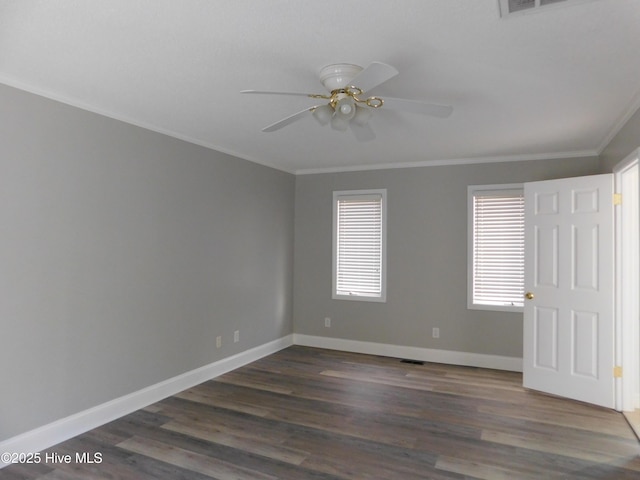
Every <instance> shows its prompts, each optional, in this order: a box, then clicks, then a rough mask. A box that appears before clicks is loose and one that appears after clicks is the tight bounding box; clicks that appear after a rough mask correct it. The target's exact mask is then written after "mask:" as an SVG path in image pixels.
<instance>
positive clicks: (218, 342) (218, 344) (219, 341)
mask: <svg viewBox="0 0 640 480" xmlns="http://www.w3.org/2000/svg"><path fill="white" fill-rule="evenodd" d="M221 346H222V337H220V336H217V337H216V348H220V347H221Z"/></svg>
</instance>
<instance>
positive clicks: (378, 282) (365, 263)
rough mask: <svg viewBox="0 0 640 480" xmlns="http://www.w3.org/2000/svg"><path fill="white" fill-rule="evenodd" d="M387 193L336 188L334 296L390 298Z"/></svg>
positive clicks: (345, 297)
mask: <svg viewBox="0 0 640 480" xmlns="http://www.w3.org/2000/svg"><path fill="white" fill-rule="evenodd" d="M386 196H387V191H386V190H357V191H343V192H333V298H335V299H345V300H362V301H370V302H384V301H386V279H385V277H386V274H385V270H386V254H385V250H386V235H387V232H386V209H387V205H386V204H387V202H386Z"/></svg>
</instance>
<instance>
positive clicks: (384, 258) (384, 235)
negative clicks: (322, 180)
mask: <svg viewBox="0 0 640 480" xmlns="http://www.w3.org/2000/svg"><path fill="white" fill-rule="evenodd" d="M365 195H380V197H381V202H382V205H381V214H382V222H381V224H382V225H381V226H382V232H381V233H382V246H381V250H382V251H381V274H380V282H381V284H380V289H381V292H380V296H366V295H344V294H339V293H338V292H337V273H338V258H337V256H338V200H339V199H340V198H343V197H348V196H353V197H357V196H365ZM331 289H332V291H331V298H332V299H334V300H351V301H360V302H378V303H385V302H386V301H387V190H386V189H370V190H339V191H334V192H333V241H332V286H331Z"/></svg>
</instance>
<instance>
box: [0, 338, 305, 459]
mask: <svg viewBox="0 0 640 480" xmlns="http://www.w3.org/2000/svg"><path fill="white" fill-rule="evenodd" d="M292 344H293V336H292V335H287V336H285V337H282V338H280V339H278V340H275V341H273V342H269V343H266V344H264V345H260V346H258V347H255V348H252V349H250V350H247V351H244V352H241V353H238V354H236V355H232V356H230V357H227V358H224V359H222V360H219V361H216V362H214V363H211V364H209V365H205V366H203V367H200V368H197V369H195V370H191V371H189V372H186V373H183V374H182V375H178V376H176V377H173V378H170V379H168V380H165V381H163V382H160V383H157V384H155V385H151V386H149V387H147V388H143V389H142V390H138V391H136V392H133V393H130V394H128V395H125V396H123V397H119V398H116V399H114V400H111V401H109V402H106V403H103V404H101V405H97V406H95V407H93V408H90V409H88V410H84V411H82V412H78V413H76V414H74V415H70V416H68V417H65V418H62V419H60V420H57V421H55V422H52V423H49V424H47V425H44V426H42V427H39V428H36V429H34V430H31V431H28V432H26V433H23V434H21V435H17V436H15V437H12V438H9V439H8V440H5V441H4V442H0V453H1V452H23V453H33V452H40V451H42V450H45V449H47V448H49V447H51V446H53V445H56V444H58V443H60V442H63V441H65V440H68V439H70V438H73V437H75V436H77V435H80V434H82V433H85V432H87V431H89V430H92V429H94V428H96V427H99V426H101V425H104V424H105V423H108V422H111V421H113V420H115V419H117V418H120V417H122V416H124V415H128V414H130V413H132V412H135V411H136V410H139V409H141V408H144V407H146V406H148V405H151V404H152V403H155V402H158V401H160V400H162V399H164V398H167V397H170V396H172V395H175V394H176V393H179V392H181V391H183V390H186V389H188V388H191V387H194V386H196V385H199V384H201V383H202V382H206V381H207V380H211V379H213V378H216V377H218V376H220V375H222V374H225V373H227V372H230V371H231V370H235V369H237V368H239V367H242V366H244V365H247V364H249V363H251V362H254V361H256V360H259V359H260V358H262V357H266V356H267V355H271V354H272V353H276V352H278V351H280V350H282V349H284V348H287V347H290V346H291V345H292ZM6 466H7V463H5V462H3V461H2V460H1V459H0V468H2V467H6Z"/></svg>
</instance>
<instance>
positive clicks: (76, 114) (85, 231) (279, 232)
mask: <svg viewBox="0 0 640 480" xmlns="http://www.w3.org/2000/svg"><path fill="white" fill-rule="evenodd" d="M0 105H2V107H1V108H0V271H1V274H0V282H1V283H0V325H1V326H2V333H1V335H0V342H1V344H0V366H1V368H2V382H1V384H2V386H1V387H0V388H1V393H0V441H2V440H5V439H7V438H10V437H12V436H14V435H17V434H19V433H21V432H25V431H28V430H30V429H33V428H35V427H38V426H41V425H43V424H46V423H49V422H51V421H54V420H56V419H59V418H62V417H65V416H67V415H70V414H73V413H75V412H78V411H82V410H84V409H87V408H90V407H92V406H94V405H97V404H100V403H103V402H105V401H108V400H111V399H114V398H117V397H120V396H122V395H125V394H128V393H130V392H133V391H136V390H139V389H141V388H143V387H146V386H148V385H152V384H155V383H157V382H160V381H163V380H165V379H168V378H171V377H173V376H175V375H179V374H181V373H184V372H186V371H189V370H192V369H195V368H197V367H200V366H203V365H206V364H209V363H211V362H214V361H216V360H218V359H221V358H224V357H227V356H229V355H231V354H235V353H238V352H240V351H243V350H246V349H249V348H252V347H254V346H257V345H262V344H264V343H266V342H269V341H272V340H275V339H277V338H280V337H282V336H284V335H287V334H290V333H291V332H292V315H291V311H292V296H291V294H292V283H291V282H292V269H293V266H292V258H293V213H294V212H293V201H294V185H295V179H294V177H293V176H292V175H289V174H286V173H283V172H280V171H277V170H273V169H270V168H266V167H262V166H259V165H256V164H253V163H249V162H247V161H244V160H240V159H238V158H233V157H231V156H228V155H224V154H220V153H215V152H213V151H211V150H208V149H205V148H201V147H198V146H194V145H190V144H188V143H185V142H182V141H179V140H176V139H173V138H169V137H166V136H163V135H160V134H156V133H153V132H150V131H146V130H143V129H140V128H136V127H133V126H131V125H128V124H125V123H121V122H118V121H115V120H111V119H108V118H105V117H101V116H98V115H94V114H91V113H88V112H84V111H81V110H79V109H75V108H72V107H68V106H65V105H62V104H59V103H56V102H53V101H49V100H46V99H44V98H41V97H37V96H35V95H31V94H28V93H25V92H21V91H19V90H15V89H12V88H9V87H5V86H1V85H0ZM234 330H240V340H241V341H240V342H239V343H238V344H233V342H232V336H233V331H234ZM217 335H222V336H223V346H222V348H221V349H219V350H217V349H216V348H215V337H216V336H217Z"/></svg>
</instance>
